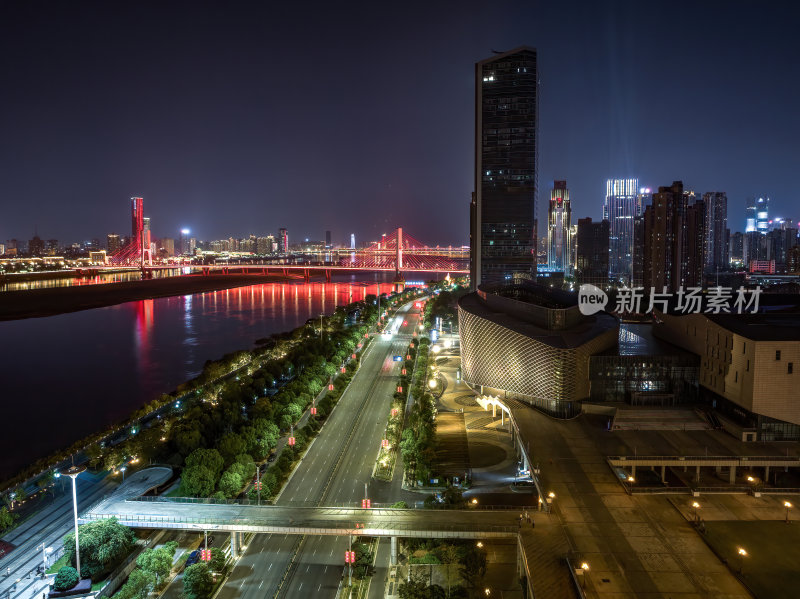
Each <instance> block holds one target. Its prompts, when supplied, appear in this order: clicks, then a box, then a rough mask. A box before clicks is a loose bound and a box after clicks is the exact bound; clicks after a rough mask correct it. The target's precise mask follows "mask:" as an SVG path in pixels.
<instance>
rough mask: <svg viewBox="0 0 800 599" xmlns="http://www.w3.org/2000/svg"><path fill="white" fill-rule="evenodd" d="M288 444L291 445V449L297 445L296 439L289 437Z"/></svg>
mask: <svg viewBox="0 0 800 599" xmlns="http://www.w3.org/2000/svg"><path fill="white" fill-rule="evenodd" d="M288 443H289V446H290V447H294V444H295V438H294V437H289V441H288Z"/></svg>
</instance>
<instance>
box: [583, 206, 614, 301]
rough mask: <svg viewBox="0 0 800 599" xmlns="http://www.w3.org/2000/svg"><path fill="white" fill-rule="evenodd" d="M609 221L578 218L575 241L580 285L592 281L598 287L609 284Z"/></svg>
mask: <svg viewBox="0 0 800 599" xmlns="http://www.w3.org/2000/svg"><path fill="white" fill-rule="evenodd" d="M608 232H609V222H608V221H607V220H601V221H600V222H599V223H597V222H595V223H593V222H592V219H591V218H581V219H578V233H577V235H576V239H575V243H576V248H575V280H576V281H577V282H578V284H579V285H582V284H583V283H590V284H592V285H595V286H597V287H601V288H603V287H605V286H606V285H608V237H609V235H608Z"/></svg>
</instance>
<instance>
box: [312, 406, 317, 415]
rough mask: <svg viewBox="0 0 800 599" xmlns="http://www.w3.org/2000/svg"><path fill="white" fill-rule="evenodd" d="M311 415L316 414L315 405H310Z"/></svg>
mask: <svg viewBox="0 0 800 599" xmlns="http://www.w3.org/2000/svg"><path fill="white" fill-rule="evenodd" d="M311 415H312V416H316V415H317V408H316V406H311Z"/></svg>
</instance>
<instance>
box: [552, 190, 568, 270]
mask: <svg viewBox="0 0 800 599" xmlns="http://www.w3.org/2000/svg"><path fill="white" fill-rule="evenodd" d="M570 218H571V210H570V203H569V189H567V182H566V181H554V182H553V190H552V191H551V192H550V206H549V209H548V211H547V268H548V269H549V270H550V272H563V273H564V274H565V275H567V276H571V275H572V272H570V271H571V269H570V260H569V258H570V234H569V230H570V227H571V222H570Z"/></svg>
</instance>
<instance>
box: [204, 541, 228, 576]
mask: <svg viewBox="0 0 800 599" xmlns="http://www.w3.org/2000/svg"><path fill="white" fill-rule="evenodd" d="M208 567H209V568H211V570H213V571H214V572H222V570H223V569H224V568H225V552H224V551H222V549H220V548H219V547H212V548H211V561H210V562H208Z"/></svg>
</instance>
